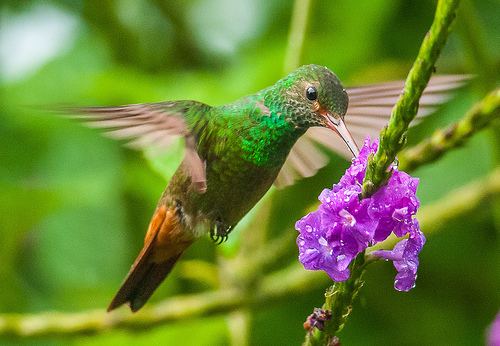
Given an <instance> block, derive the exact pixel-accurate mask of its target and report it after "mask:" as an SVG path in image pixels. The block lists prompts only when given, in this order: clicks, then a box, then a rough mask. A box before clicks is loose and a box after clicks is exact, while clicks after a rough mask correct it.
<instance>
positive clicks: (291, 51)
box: [284, 0, 311, 73]
mask: <svg viewBox="0 0 500 346" xmlns="http://www.w3.org/2000/svg"><path fill="white" fill-rule="evenodd" d="M310 7H311V0H295V3H294V5H293V13H292V22H291V24H290V32H289V35H288V45H287V48H286V53H285V64H284V70H285V73H289V72H290V71H292V70H294V69H296V68H297V67H298V66H299V64H300V55H301V52H302V47H303V46H304V37H305V32H306V28H307V21H308V17H309V9H310Z"/></svg>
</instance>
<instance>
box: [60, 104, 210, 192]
mask: <svg viewBox="0 0 500 346" xmlns="http://www.w3.org/2000/svg"><path fill="white" fill-rule="evenodd" d="M208 109H210V106H208V105H206V104H204V103H201V102H197V101H174V102H158V103H142V104H132V105H125V106H118V107H74V108H64V109H63V110H64V111H65V112H67V113H71V114H75V115H73V116H70V117H71V118H76V119H79V120H82V121H83V122H84V123H85V124H86V125H88V126H90V127H95V128H102V129H106V132H105V134H106V135H107V136H109V137H111V138H115V139H119V140H126V141H128V142H127V144H126V145H127V146H128V147H131V148H134V149H144V148H158V149H161V150H163V149H165V148H167V147H168V146H169V145H170V144H171V143H172V141H173V140H174V138H175V137H179V136H183V137H184V139H185V154H184V161H183V162H184V164H185V166H186V167H187V169H188V172H189V174H190V175H191V180H192V182H193V185H194V186H195V188H196V189H197V190H198V191H199V192H201V193H202V192H204V191H205V190H206V176H205V163H204V162H203V160H202V159H201V158H200V156H199V155H198V152H197V151H196V139H195V136H194V135H193V134H192V131H191V128H190V127H189V126H188V123H190V124H193V121H189V122H187V121H186V120H188V118H194V117H197V118H201V117H202V115H203V114H204V113H205V112H206V111H207V110H208ZM191 120H192V119H191Z"/></svg>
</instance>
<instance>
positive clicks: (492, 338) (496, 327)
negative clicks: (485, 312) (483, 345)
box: [487, 312, 500, 346]
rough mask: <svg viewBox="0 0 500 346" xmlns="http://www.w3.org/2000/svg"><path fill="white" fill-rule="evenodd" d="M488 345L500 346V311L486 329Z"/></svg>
mask: <svg viewBox="0 0 500 346" xmlns="http://www.w3.org/2000/svg"><path fill="white" fill-rule="evenodd" d="M487 345H488V346H500V312H499V313H498V314H497V316H496V317H495V320H494V321H493V323H492V324H491V326H490V328H489V330H488V341H487Z"/></svg>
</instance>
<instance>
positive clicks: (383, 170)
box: [363, 0, 459, 197]
mask: <svg viewBox="0 0 500 346" xmlns="http://www.w3.org/2000/svg"><path fill="white" fill-rule="evenodd" d="M458 3H459V1H458V0H440V1H439V2H438V4H437V9H436V14H435V16H434V21H433V23H432V25H431V28H430V30H429V32H428V33H427V35H426V36H425V38H424V41H423V42H422V45H421V47H420V51H419V52H418V55H417V58H416V59H415V62H414V64H413V66H412V68H411V70H410V73H409V74H408V77H407V78H406V82H405V87H404V90H403V93H402V95H401V97H400V98H399V99H398V102H397V103H396V105H395V106H394V109H393V110H392V114H391V118H390V120H389V124H388V125H387V127H385V128H384V129H383V130H382V132H381V133H380V144H379V148H378V150H377V152H376V153H375V155H374V156H373V157H371V158H370V159H369V161H368V167H367V171H366V176H365V179H364V181H363V196H365V197H366V196H370V195H371V194H373V193H374V192H375V191H376V190H377V189H378V188H379V187H380V186H382V185H383V184H385V182H386V181H387V179H389V177H390V175H391V172H390V171H388V168H389V166H390V165H391V163H392V162H393V161H394V159H395V157H396V154H397V153H398V152H399V151H400V150H401V148H402V147H403V146H404V144H405V142H406V130H407V129H408V126H409V124H410V122H411V121H412V120H413V118H414V117H415V115H416V114H417V111H418V102H419V100H420V96H421V95H422V92H423V91H424V89H425V87H426V86H427V83H428V82H429V79H430V77H431V74H432V72H433V70H434V64H435V63H436V60H437V58H438V56H439V53H440V52H441V49H442V48H443V46H444V44H445V42H446V39H447V37H448V34H449V32H450V28H451V24H452V23H453V20H454V18H455V15H456V11H457V8H458Z"/></svg>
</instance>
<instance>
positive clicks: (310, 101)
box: [278, 65, 359, 156]
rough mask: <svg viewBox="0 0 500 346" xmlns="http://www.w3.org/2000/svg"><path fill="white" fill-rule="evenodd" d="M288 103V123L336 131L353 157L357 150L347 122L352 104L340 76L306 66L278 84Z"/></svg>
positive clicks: (316, 66)
mask: <svg viewBox="0 0 500 346" xmlns="http://www.w3.org/2000/svg"><path fill="white" fill-rule="evenodd" d="M278 84H279V88H280V89H281V95H282V97H284V98H285V99H286V100H287V101H286V104H287V108H288V109H287V113H288V115H289V121H290V122H291V123H292V124H294V125H295V126H296V127H297V128H302V129H308V128H309V127H313V126H320V127H326V128H329V129H331V130H332V131H334V132H336V133H337V134H338V135H339V136H340V137H341V138H342V139H343V140H344V142H345V143H346V145H347V146H348V147H349V150H351V152H352V153H353V155H354V156H357V155H358V153H359V150H358V147H357V145H356V143H355V142H354V140H353V138H352V136H351V134H350V133H349V131H348V130H347V128H346V126H345V123H344V116H345V114H346V111H347V106H348V104H349V98H348V96H347V92H346V90H345V89H344V87H343V86H342V84H341V83H340V80H339V79H338V78H337V76H336V75H335V74H334V73H333V72H332V71H330V70H329V69H328V68H326V67H324V66H319V65H304V66H301V67H299V68H298V69H297V70H295V71H294V72H292V73H290V74H289V75H288V76H286V77H285V78H283V79H282V80H281V81H280V82H278Z"/></svg>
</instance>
